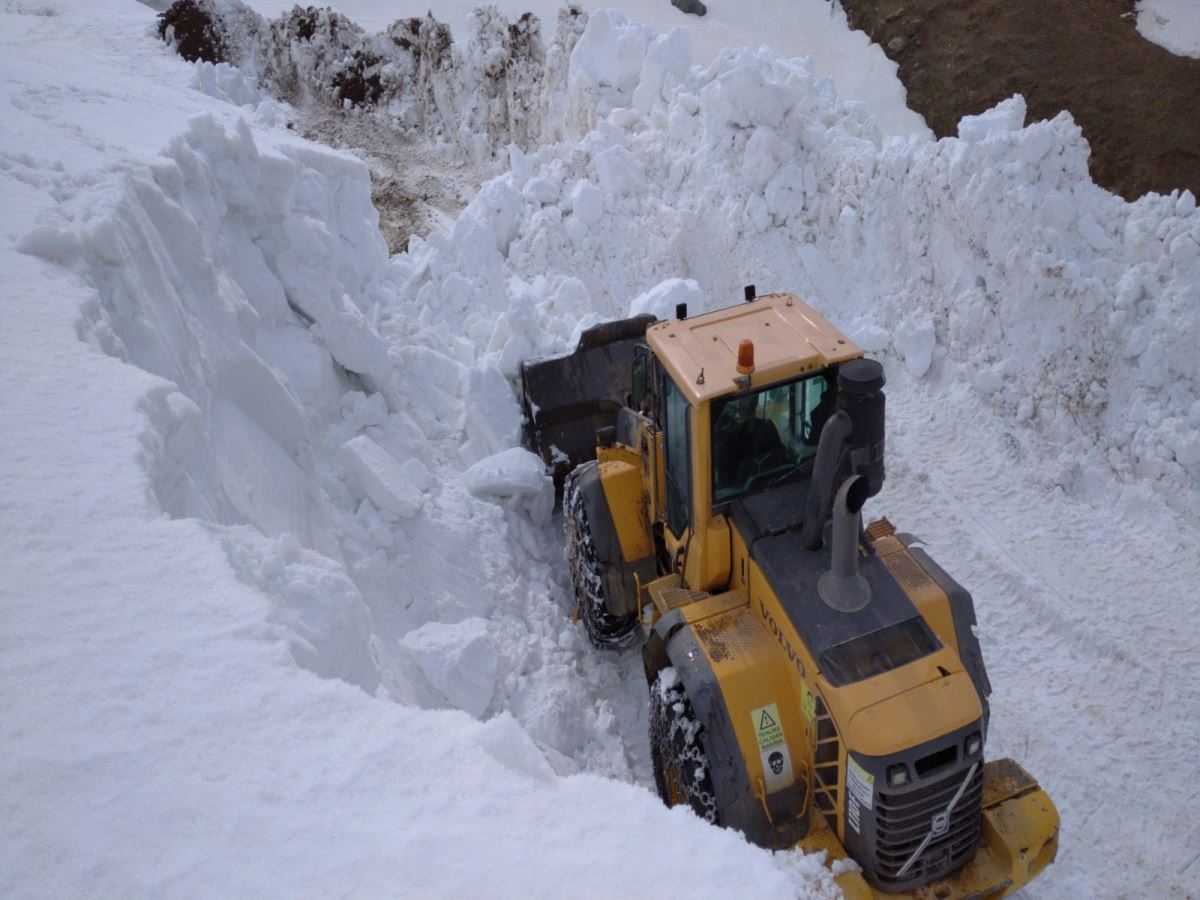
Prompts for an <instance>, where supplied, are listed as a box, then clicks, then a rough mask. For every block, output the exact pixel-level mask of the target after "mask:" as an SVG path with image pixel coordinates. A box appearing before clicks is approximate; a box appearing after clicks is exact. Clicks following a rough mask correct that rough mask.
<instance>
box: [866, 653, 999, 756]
mask: <svg viewBox="0 0 1200 900" xmlns="http://www.w3.org/2000/svg"><path fill="white" fill-rule="evenodd" d="M877 677H881V678H882V677H884V676H877ZM851 686H852V685H851ZM842 690H845V688H843V689H842ZM982 713H983V708H982V707H981V706H980V705H979V695H978V694H977V693H976V692H975V684H974V683H973V682H972V681H971V677H970V676H969V675H967V673H966V672H956V673H954V674H953V675H949V676H946V677H944V678H939V679H937V680H936V681H929V682H926V683H925V684H922V685H920V686H919V687H915V688H910V689H909V690H907V691H904V692H902V693H899V694H895V695H893V696H891V697H888V698H887V699H886V700H880V701H879V702H878V703H873V704H871V705H870V706H866V707H862V708H860V709H858V710H857V711H856V712H855V713H854V714H853V715H852V716H851V717H850V722H849V724H848V725H847V726H846V729H845V736H846V740H847V741H848V742H849V743H850V746H852V747H853V748H854V749H855V750H857V751H858V752H859V753H864V754H866V755H867V756H888V755H890V754H892V753H898V752H900V751H901V750H904V749H907V748H908V747H914V746H916V745H917V744H921V743H923V742H925V741H927V740H929V738H930V734H929V723H931V722H936V723H938V728H939V730H940V731H942V732H943V733H944V732H947V731H953V730H954V729H956V728H962V727H965V726H967V725H970V724H971V723H972V722H974V721H975V720H976V719H978V718H979V717H980V715H982Z"/></svg>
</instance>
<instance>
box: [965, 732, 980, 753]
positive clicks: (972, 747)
mask: <svg viewBox="0 0 1200 900" xmlns="http://www.w3.org/2000/svg"><path fill="white" fill-rule="evenodd" d="M982 749H983V738H981V737H980V736H979V735H977V734H973V735H971V736H970V737H969V738H967V756H978V755H979V751H980V750H982Z"/></svg>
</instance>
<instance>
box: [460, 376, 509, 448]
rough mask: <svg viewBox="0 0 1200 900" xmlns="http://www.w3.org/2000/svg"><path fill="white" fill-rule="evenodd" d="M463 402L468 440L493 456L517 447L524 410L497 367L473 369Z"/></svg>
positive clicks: (468, 378)
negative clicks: (464, 403)
mask: <svg viewBox="0 0 1200 900" xmlns="http://www.w3.org/2000/svg"><path fill="white" fill-rule="evenodd" d="M463 399H464V400H465V401H466V430H467V438H468V440H471V441H474V442H476V443H478V444H479V445H481V446H482V447H484V448H485V453H486V454H489V455H490V454H494V453H499V452H500V451H501V450H504V449H506V448H509V447H512V446H513V445H514V444H516V443H517V440H518V438H519V437H520V432H521V410H520V407H519V406H518V405H517V398H516V397H514V396H513V392H512V388H510V387H509V385H508V379H507V378H505V377H504V373H503V372H501V371H500V370H499V369H497V368H496V367H495V366H480V367H478V368H475V369H471V371H470V373H469V374H468V375H467V386H466V391H465V395H464V398H463Z"/></svg>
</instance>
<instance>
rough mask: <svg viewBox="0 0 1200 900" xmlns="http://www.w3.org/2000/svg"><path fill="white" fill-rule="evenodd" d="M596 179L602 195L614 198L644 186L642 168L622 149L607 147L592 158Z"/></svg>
mask: <svg viewBox="0 0 1200 900" xmlns="http://www.w3.org/2000/svg"><path fill="white" fill-rule="evenodd" d="M592 164H593V165H594V166H595V167H596V179H597V180H598V181H599V182H600V187H601V188H603V190H604V193H606V194H610V195H612V196H614V197H621V196H624V195H625V194H630V193H633V192H634V191H636V190H637V189H638V188H640V187H642V186H643V185H644V184H645V178H644V177H643V175H642V168H641V166H640V165H639V164H638V161H637V159H636V158H635V157H634V155H633V154H632V153H630V152H629V151H628V150H626V149H625V148H624V147H609V148H608V149H607V150H602V151H601V152H600V153H597V154H596V155H595V156H594V157H592Z"/></svg>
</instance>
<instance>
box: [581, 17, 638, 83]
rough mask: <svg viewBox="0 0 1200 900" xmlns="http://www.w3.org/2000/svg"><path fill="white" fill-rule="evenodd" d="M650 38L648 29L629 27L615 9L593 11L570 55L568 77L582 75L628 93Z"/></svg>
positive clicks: (632, 25) (634, 25)
mask: <svg viewBox="0 0 1200 900" xmlns="http://www.w3.org/2000/svg"><path fill="white" fill-rule="evenodd" d="M652 36H653V32H652V31H651V30H650V29H649V28H647V27H646V26H644V25H636V24H630V23H629V22H628V21H627V20H626V18H625V16H624V15H622V14H621V13H619V12H617V11H616V10H613V9H600V10H597V11H596V12H595V13H593V14H592V16H591V18H590V19H588V24H587V28H586V29H585V30H584V32H583V36H582V37H581V38H580V39H579V43H577V44H576V45H575V50H574V51H573V52H572V53H571V63H570V76H569V77H570V78H572V79H576V78H579V77H581V76H582V77H584V78H586V79H587V80H589V81H591V82H593V83H594V84H597V85H607V86H610V87H615V88H617V90H619V91H620V92H621V93H623V94H629V93H630V92H631V91H633V89H634V88H635V87H636V86H637V83H638V76H639V75H640V74H641V71H642V61H643V60H644V59H645V56H646V47H647V45H648V44H649V43H650V38H651V37H652Z"/></svg>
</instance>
